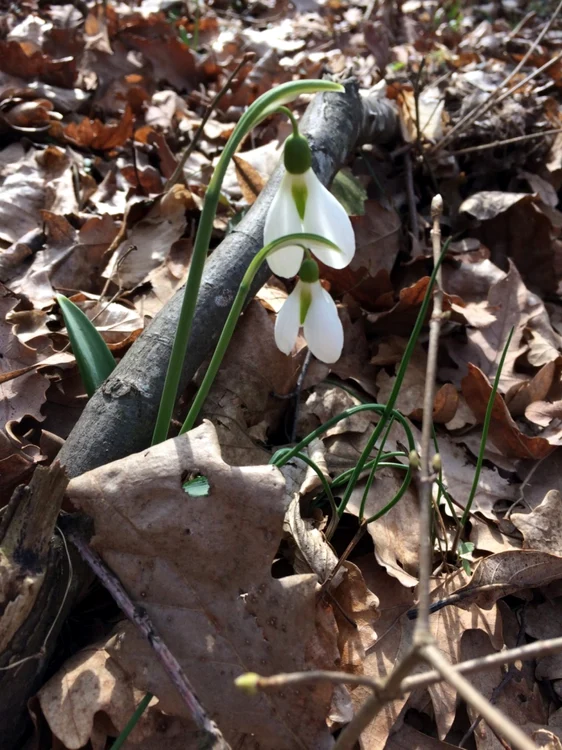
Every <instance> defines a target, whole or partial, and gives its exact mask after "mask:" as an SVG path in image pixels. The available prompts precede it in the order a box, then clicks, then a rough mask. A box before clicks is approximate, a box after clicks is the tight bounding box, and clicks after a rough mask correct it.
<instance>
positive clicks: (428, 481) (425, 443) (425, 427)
mask: <svg viewBox="0 0 562 750" xmlns="http://www.w3.org/2000/svg"><path fill="white" fill-rule="evenodd" d="M442 213H443V198H442V197H441V196H440V195H436V196H434V198H433V200H432V201H431V215H432V218H433V228H432V230H431V237H432V245H433V261H434V263H438V262H439V257H440V255H441V227H440V224H439V221H440V219H441V214H442ZM442 315H443V290H442V274H441V270H439V271H438V273H437V278H436V280H435V292H434V297H433V313H432V315H431V320H430V323H429V349H428V352H427V368H426V375H425V393H424V404H423V422H422V436H421V456H420V471H421V479H420V553H419V581H420V582H419V588H418V591H419V597H418V598H419V605H418V618H417V622H416V630H415V633H414V642H416V643H421V642H423V641H425V639H426V638H427V634H428V632H429V581H430V578H431V562H432V547H431V492H432V488H433V482H434V480H435V471H434V469H433V468H432V466H431V462H430V458H429V454H430V450H431V443H432V440H431V433H432V425H433V403H434V401H435V379H436V375H437V352H438V349H439V334H440V332H441V318H442Z"/></svg>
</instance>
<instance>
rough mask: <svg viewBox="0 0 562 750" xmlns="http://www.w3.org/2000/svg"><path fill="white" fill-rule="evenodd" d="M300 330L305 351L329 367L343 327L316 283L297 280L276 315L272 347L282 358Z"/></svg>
mask: <svg viewBox="0 0 562 750" xmlns="http://www.w3.org/2000/svg"><path fill="white" fill-rule="evenodd" d="M305 262H306V261H305ZM301 326H303V328H304V337H305V339H306V343H307V344H308V348H309V349H310V351H311V352H312V354H313V355H314V356H315V357H316V358H317V359H319V360H320V361H321V362H326V363H327V364H331V363H332V362H336V361H337V360H338V359H339V358H340V355H341V352H342V348H343V327H342V324H341V321H340V319H339V316H338V311H337V308H336V303H335V302H334V300H333V299H332V298H331V296H330V295H329V294H328V292H327V291H326V290H325V289H323V288H322V285H321V284H320V282H319V281H318V280H317V281H313V282H306V281H303V280H302V279H299V281H297V285H296V286H295V288H294V290H293V291H292V292H291V294H290V295H289V297H288V298H287V301H286V302H285V304H284V305H283V307H282V308H281V310H280V311H279V314H278V315H277V320H276V322H275V343H276V344H277V346H278V347H279V349H281V351H282V352H283V353H284V354H290V353H291V350H292V349H293V347H294V346H295V342H296V340H297V336H298V334H299V329H300V327H301Z"/></svg>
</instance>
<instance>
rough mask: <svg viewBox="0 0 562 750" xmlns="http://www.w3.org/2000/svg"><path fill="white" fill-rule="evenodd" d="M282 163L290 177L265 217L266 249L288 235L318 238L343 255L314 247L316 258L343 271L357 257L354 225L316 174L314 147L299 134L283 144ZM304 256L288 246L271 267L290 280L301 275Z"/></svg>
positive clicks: (319, 246) (279, 253)
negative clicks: (300, 234) (307, 235)
mask: <svg viewBox="0 0 562 750" xmlns="http://www.w3.org/2000/svg"><path fill="white" fill-rule="evenodd" d="M283 158H284V163H285V169H286V172H285V174H284V175H283V178H282V180H281V184H280V186H279V189H278V191H277V193H276V195H275V197H274V198H273V201H272V202H271V206H270V208H269V212H268V214H267V218H266V221H265V227H264V244H265V245H267V244H269V243H270V242H272V241H274V240H276V239H278V238H279V237H283V236H285V235H288V234H297V233H300V232H306V233H307V234H317V235H320V236H321V237H326V239H328V240H330V241H331V242H333V243H334V244H335V245H337V247H338V248H339V252H337V251H336V250H331V249H329V248H326V247H325V246H322V245H315V244H314V243H311V245H310V250H312V252H313V253H314V255H315V256H316V257H317V258H318V259H319V260H321V261H322V263H324V264H325V265H327V266H331V267H332V268H345V266H347V265H348V264H349V263H350V261H351V259H352V258H353V255H354V253H355V235H354V233H353V227H352V226H351V221H350V220H349V216H348V215H347V213H346V211H345V209H344V208H343V206H342V205H341V203H340V202H339V201H338V200H337V199H336V198H334V196H333V195H332V194H331V193H330V191H329V190H327V189H326V188H325V187H324V185H322V183H321V182H320V180H319V179H318V177H316V175H315V174H314V171H313V169H312V153H311V151H310V146H309V145H308V141H307V140H306V138H305V137H304V136H302V135H300V134H299V133H298V131H297V130H295V132H294V133H293V134H292V135H291V136H289V137H288V138H287V140H286V141H285V148H284V152H283ZM303 257H304V250H303V248H302V247H300V246H297V245H295V246H289V247H286V248H284V249H283V251H279V252H277V253H275V254H274V255H272V256H271V257H270V258H268V263H269V267H270V268H271V270H272V271H273V273H275V274H277V276H282V277H284V278H290V277H292V276H295V275H296V274H297V273H298V271H299V268H300V267H301V264H302V261H303Z"/></svg>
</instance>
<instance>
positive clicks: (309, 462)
mask: <svg viewBox="0 0 562 750" xmlns="http://www.w3.org/2000/svg"><path fill="white" fill-rule="evenodd" d="M296 458H300V460H301V461H303V462H304V463H305V464H306V465H307V466H310V468H311V469H312V470H313V471H314V472H315V473H316V475H317V477H318V479H319V480H320V482H321V484H322V489H323V490H324V492H325V494H326V497H327V498H328V502H329V503H330V508H331V509H332V512H333V513H336V512H337V506H336V501H335V499H334V493H333V492H332V488H331V487H330V484H329V482H328V480H327V478H326V477H325V476H324V474H323V473H322V472H321V471H320V468H319V466H318V465H317V464H316V463H314V461H313V460H312V459H311V458H310V457H309V456H307V455H306V453H300V452H299V453H297V455H296Z"/></svg>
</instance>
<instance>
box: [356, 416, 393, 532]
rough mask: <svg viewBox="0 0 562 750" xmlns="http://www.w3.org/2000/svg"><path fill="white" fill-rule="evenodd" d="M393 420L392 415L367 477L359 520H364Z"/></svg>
mask: <svg viewBox="0 0 562 750" xmlns="http://www.w3.org/2000/svg"><path fill="white" fill-rule="evenodd" d="M393 422H394V418H393V417H391V418H390V419H389V420H388V427H387V430H386V432H385V433H384V437H383V439H382V440H381V444H380V446H379V450H378V453H377V455H376V458H375V460H374V461H373V465H372V467H371V471H370V474H369V476H368V478H367V481H366V483H365V488H364V490H363V497H362V498H361V505H360V507H359V521H362V520H363V515H364V513H365V505H366V504H367V497H368V495H369V490H370V489H371V487H372V485H373V482H374V481H375V474H376V473H377V469H378V467H379V461H380V460H381V458H382V455H383V450H384V444H385V443H386V441H387V440H388V435H389V433H390V430H391V429H392V424H393ZM363 468H364V467H363Z"/></svg>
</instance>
